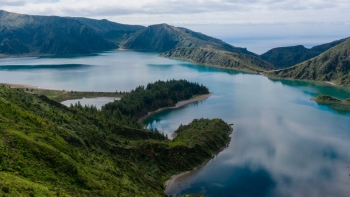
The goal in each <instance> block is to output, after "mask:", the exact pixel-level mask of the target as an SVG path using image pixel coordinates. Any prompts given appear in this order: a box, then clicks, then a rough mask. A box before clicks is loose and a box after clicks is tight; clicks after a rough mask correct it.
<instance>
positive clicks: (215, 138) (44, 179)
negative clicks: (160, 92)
mask: <svg viewBox="0 0 350 197" xmlns="http://www.w3.org/2000/svg"><path fill="white" fill-rule="evenodd" d="M180 84H181V83H180ZM167 85H168V84H167V83H165V85H164V86H167ZM188 86H189V87H197V86H198V85H196V84H192V83H190V84H189V85H188ZM179 91H182V89H181V87H180V88H179ZM147 92H148V91H147ZM129 94H133V93H132V92H131V93H129ZM122 99H124V97H123V98H122ZM125 99H127V98H125ZM116 102H119V101H116ZM106 115H107V114H106V113H105V112H103V111H97V110H96V108H94V107H89V106H87V107H83V106H81V105H76V106H74V107H72V108H68V107H65V106H64V105H61V104H60V103H57V102H55V101H52V100H50V99H48V98H47V97H45V96H38V95H32V94H28V93H25V92H24V91H23V90H21V89H11V88H9V87H8V86H4V85H1V86H0V195H3V196H128V197H129V196H147V197H148V196H165V194H164V192H163V190H164V185H163V183H164V181H165V180H166V179H168V178H169V177H170V176H171V175H172V174H176V173H178V172H181V171H185V170H190V169H192V168H194V167H195V166H198V165H200V164H202V163H203V162H205V161H206V160H207V159H210V158H211V157H212V155H213V154H214V153H215V152H217V151H219V150H220V149H221V148H223V147H225V146H226V145H227V144H228V143H229V141H230V137H229V134H230V132H231V128H230V127H229V126H228V125H227V124H226V123H225V122H223V121H222V120H219V119H213V120H208V119H200V120H194V121H193V122H192V123H191V124H189V125H188V126H182V127H180V128H179V131H177V133H178V134H177V138H175V140H168V139H167V138H165V137H164V135H162V134H159V133H158V132H152V131H148V130H143V129H140V128H141V126H138V125H136V126H133V125H134V122H136V120H135V119H133V118H131V117H130V116H127V115H124V114H119V115H118V116H120V117H121V119H120V120H119V121H115V119H110V118H105V117H106ZM107 117H108V116H107ZM115 117H116V116H115ZM195 133H200V136H207V137H206V138H202V137H200V138H199V137H198V136H199V135H195ZM184 136H186V137H184ZM184 140H186V142H185V141H184ZM184 153H186V154H184Z"/></svg>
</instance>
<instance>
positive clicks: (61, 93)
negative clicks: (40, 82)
mask: <svg viewBox="0 0 350 197" xmlns="http://www.w3.org/2000/svg"><path fill="white" fill-rule="evenodd" d="M0 84H2V85H6V86H9V87H10V88H12V89H23V90H24V91H25V92H26V93H28V94H38V95H44V96H46V97H48V98H49V99H52V100H54V101H56V102H59V103H61V102H63V101H67V100H75V99H82V98H99V97H109V98H122V97H123V95H124V94H125V93H116V92H94V91H73V90H57V89H47V88H39V87H38V86H33V85H28V84H13V83H0Z"/></svg>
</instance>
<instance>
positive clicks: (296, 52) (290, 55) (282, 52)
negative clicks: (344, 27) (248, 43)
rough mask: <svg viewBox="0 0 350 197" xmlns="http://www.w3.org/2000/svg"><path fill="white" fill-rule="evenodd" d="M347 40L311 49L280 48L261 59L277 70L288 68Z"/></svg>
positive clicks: (301, 46) (299, 46) (300, 47)
mask: <svg viewBox="0 0 350 197" xmlns="http://www.w3.org/2000/svg"><path fill="white" fill-rule="evenodd" d="M345 40H346V38H345V39H341V40H336V41H333V42H330V43H326V44H321V45H317V46H314V47H312V48H311V49H307V48H305V47H304V46H303V45H297V46H290V47H278V48H274V49H271V50H269V51H267V52H266V53H264V54H262V55H260V58H261V59H263V60H265V61H267V62H269V63H271V64H272V65H274V67H275V68H277V69H281V68H288V67H291V66H293V65H296V64H298V63H301V62H303V61H305V60H308V59H311V58H313V57H316V56H318V55H320V54H321V53H323V52H325V51H327V50H328V49H330V48H332V47H334V46H336V45H338V44H340V43H342V42H344V41H345Z"/></svg>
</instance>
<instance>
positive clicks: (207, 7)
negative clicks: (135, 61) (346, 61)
mask: <svg viewBox="0 0 350 197" xmlns="http://www.w3.org/2000/svg"><path fill="white" fill-rule="evenodd" d="M0 9H4V10H7V11H13V12H18V13H25V14H37V15H59V16H83V17H90V18H97V19H102V18H107V19H109V20H113V21H116V22H123V23H135V24H152V23H163V22H166V23H172V24H198V23H199V24H218V23H219V24H249V23H254V24H255V23H300V22H313V23H315V22H329V21H333V22H343V23H345V22H347V21H348V20H349V14H348V13H349V11H350V5H349V3H348V2H347V0H334V1H326V0H192V1H188V0H169V1H165V0H143V1H139V0H128V1H110V0H98V1H96V0H30V1H22V0H17V1H10V0H0Z"/></svg>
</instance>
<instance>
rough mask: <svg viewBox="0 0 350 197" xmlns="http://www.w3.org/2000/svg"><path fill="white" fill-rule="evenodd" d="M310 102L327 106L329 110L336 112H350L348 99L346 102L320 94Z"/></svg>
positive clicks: (349, 100)
mask: <svg viewBox="0 0 350 197" xmlns="http://www.w3.org/2000/svg"><path fill="white" fill-rule="evenodd" d="M311 100H314V101H316V102H317V103H318V104H321V105H326V106H329V107H330V108H332V109H334V110H337V111H338V110H340V111H350V98H348V99H346V100H340V99H336V98H333V97H331V96H329V95H324V94H320V95H318V96H317V97H316V98H312V99H311Z"/></svg>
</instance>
